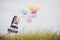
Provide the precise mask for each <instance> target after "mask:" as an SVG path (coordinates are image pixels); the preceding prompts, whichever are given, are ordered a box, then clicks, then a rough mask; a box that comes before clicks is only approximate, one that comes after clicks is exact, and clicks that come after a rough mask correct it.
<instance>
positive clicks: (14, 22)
mask: <svg viewBox="0 0 60 40" xmlns="http://www.w3.org/2000/svg"><path fill="white" fill-rule="evenodd" d="M18 22H19V19H18V17H17V16H14V17H13V20H12V23H11V26H10V28H9V29H8V33H18V31H17V29H18Z"/></svg>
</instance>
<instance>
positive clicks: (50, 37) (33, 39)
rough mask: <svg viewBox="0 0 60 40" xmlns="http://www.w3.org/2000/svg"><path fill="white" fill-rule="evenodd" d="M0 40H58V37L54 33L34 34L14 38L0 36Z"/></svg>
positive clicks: (59, 38) (59, 39)
mask: <svg viewBox="0 0 60 40" xmlns="http://www.w3.org/2000/svg"><path fill="white" fill-rule="evenodd" d="M0 40H60V35H58V34H57V33H56V32H55V33H52V32H40V33H38V32H35V33H26V34H19V35H14V36H11V35H9V36H7V35H2V36H0Z"/></svg>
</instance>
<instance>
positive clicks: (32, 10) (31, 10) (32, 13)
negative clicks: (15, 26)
mask: <svg viewBox="0 0 60 40" xmlns="http://www.w3.org/2000/svg"><path fill="white" fill-rule="evenodd" d="M39 10H40V7H38V6H37V7H33V6H30V7H29V13H30V15H29V17H28V19H27V22H29V23H31V21H32V19H33V18H34V17H36V15H37V12H38V11H39ZM22 14H23V15H27V14H28V11H27V10H24V9H22Z"/></svg>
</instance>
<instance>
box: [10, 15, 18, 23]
mask: <svg viewBox="0 0 60 40" xmlns="http://www.w3.org/2000/svg"><path fill="white" fill-rule="evenodd" d="M17 18H18V17H17V16H14V17H13V20H12V23H11V24H13V22H14V21H15V20H16V19H17Z"/></svg>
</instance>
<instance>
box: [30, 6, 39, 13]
mask: <svg viewBox="0 0 60 40" xmlns="http://www.w3.org/2000/svg"><path fill="white" fill-rule="evenodd" d="M29 10H30V13H31V14H36V13H37V12H38V11H39V10H40V8H39V7H35V8H34V7H33V6H30V7H29Z"/></svg>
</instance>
